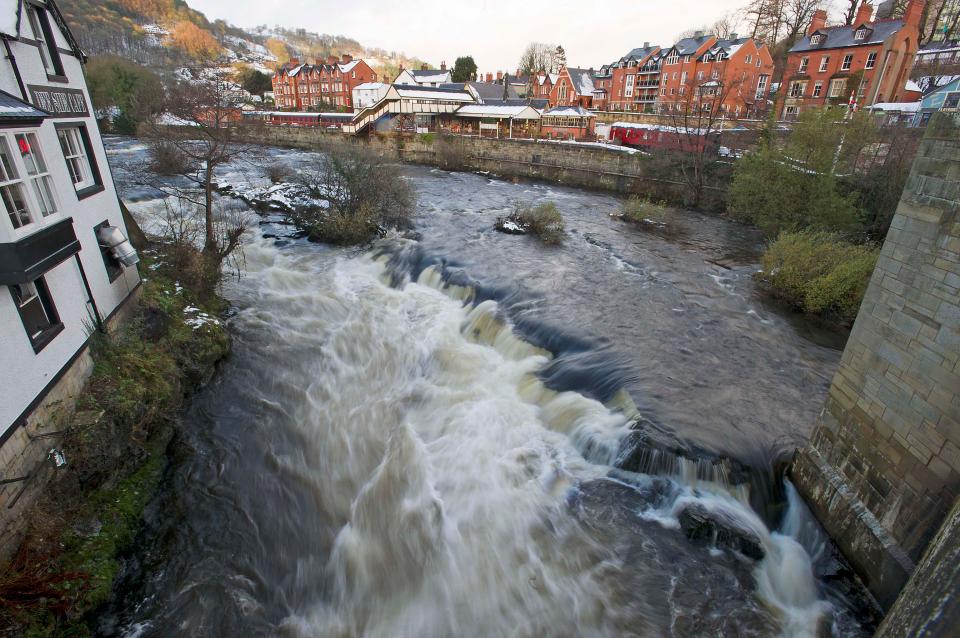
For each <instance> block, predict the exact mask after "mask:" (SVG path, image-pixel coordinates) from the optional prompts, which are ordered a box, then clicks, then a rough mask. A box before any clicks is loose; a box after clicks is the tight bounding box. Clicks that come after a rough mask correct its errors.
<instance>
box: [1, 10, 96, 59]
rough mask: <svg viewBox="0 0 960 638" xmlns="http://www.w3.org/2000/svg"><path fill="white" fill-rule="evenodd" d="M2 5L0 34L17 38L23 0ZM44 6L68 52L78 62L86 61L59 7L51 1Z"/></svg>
mask: <svg viewBox="0 0 960 638" xmlns="http://www.w3.org/2000/svg"><path fill="white" fill-rule="evenodd" d="M4 5H6V6H5V7H4V8H3V9H0V33H2V34H5V35H9V36H11V37H13V38H19V37H20V30H21V28H22V27H23V24H24V20H23V19H22V17H23V16H22V14H23V0H6V1H5V2H4ZM46 5H47V9H48V10H49V11H50V15H51V16H52V17H53V21H54V22H55V23H56V24H57V27H58V28H59V29H60V32H61V33H63V37H64V38H65V39H66V41H67V43H68V44H69V45H70V50H71V51H72V52H73V54H74V55H76V56H77V58H79V59H80V60H86V56H85V55H84V53H83V51H81V50H80V45H79V44H77V40H76V38H74V37H73V33H72V32H71V31H70V27H68V26H67V21H66V20H64V19H63V14H62V13H60V7H58V6H57V3H56V2H54V1H53V0H46Z"/></svg>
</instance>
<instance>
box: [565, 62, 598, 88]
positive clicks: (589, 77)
mask: <svg viewBox="0 0 960 638" xmlns="http://www.w3.org/2000/svg"><path fill="white" fill-rule="evenodd" d="M567 74H568V75H569V76H570V81H571V82H573V89H574V90H575V91H576V92H577V95H593V88H594V87H593V71H592V70H591V69H577V68H571V67H567Z"/></svg>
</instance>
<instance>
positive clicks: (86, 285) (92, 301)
mask: <svg viewBox="0 0 960 638" xmlns="http://www.w3.org/2000/svg"><path fill="white" fill-rule="evenodd" d="M74 258H75V259H76V260H77V268H79V269H80V279H82V280H83V287H84V289H85V290H86V291H87V301H88V302H90V306H91V307H92V308H93V320H94V321H95V322H96V324H97V331H98V332H105V330H104V328H103V319H101V318H100V310H99V309H98V308H97V301H96V300H95V299H94V298H93V290H91V289H90V281H89V280H88V279H87V272H86V271H85V270H84V269H83V262H82V261H80V253H77V254H76V255H74Z"/></svg>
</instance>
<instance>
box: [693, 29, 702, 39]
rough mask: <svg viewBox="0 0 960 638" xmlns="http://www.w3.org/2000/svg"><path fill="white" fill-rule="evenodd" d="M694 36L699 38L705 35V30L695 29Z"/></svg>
mask: <svg viewBox="0 0 960 638" xmlns="http://www.w3.org/2000/svg"><path fill="white" fill-rule="evenodd" d="M693 37H694V38H696V39H698V40H699V39H700V38H702V37H703V31H694V32H693Z"/></svg>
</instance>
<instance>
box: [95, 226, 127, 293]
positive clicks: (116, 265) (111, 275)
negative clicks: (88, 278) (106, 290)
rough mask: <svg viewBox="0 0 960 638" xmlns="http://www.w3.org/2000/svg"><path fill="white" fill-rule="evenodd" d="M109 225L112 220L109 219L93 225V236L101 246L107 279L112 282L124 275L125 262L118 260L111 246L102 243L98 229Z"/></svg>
mask: <svg viewBox="0 0 960 638" xmlns="http://www.w3.org/2000/svg"><path fill="white" fill-rule="evenodd" d="M108 226H110V221H109V220H107V219H105V220H103V221H102V222H100V223H99V224H97V225H96V226H94V227H93V236H94V238H95V239H96V240H97V246H99V247H100V256H101V257H102V258H103V266H104V268H105V269H106V271H107V279H109V280H110V283H113V282H115V281H116V280H117V279H119V278H120V276H121V275H123V264H121V263H120V262H119V261H117V258H116V257H114V256H113V253H111V252H110V249H109V248H106V247H104V246H103V245H101V244H100V235H99V234H98V232H97V231H99V230H100V229H101V228H106V227H108Z"/></svg>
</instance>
